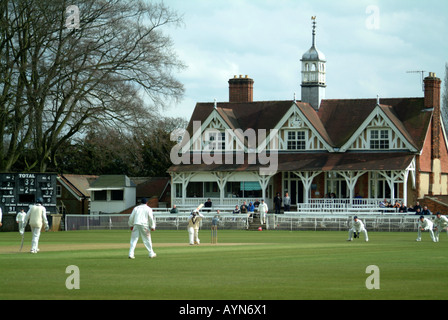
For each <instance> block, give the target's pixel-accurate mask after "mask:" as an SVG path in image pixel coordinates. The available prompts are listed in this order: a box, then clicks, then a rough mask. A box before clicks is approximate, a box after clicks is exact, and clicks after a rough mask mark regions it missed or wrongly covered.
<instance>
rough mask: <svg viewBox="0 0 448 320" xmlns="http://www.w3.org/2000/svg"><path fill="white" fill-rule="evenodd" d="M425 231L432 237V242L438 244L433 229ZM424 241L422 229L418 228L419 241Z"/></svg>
mask: <svg viewBox="0 0 448 320" xmlns="http://www.w3.org/2000/svg"><path fill="white" fill-rule="evenodd" d="M424 231H429V235H430V236H431V240H432V241H434V242H436V239H435V238H434V231H432V229H425V230H424ZM420 240H422V230H421V229H420V228H418V236H417V241H420Z"/></svg>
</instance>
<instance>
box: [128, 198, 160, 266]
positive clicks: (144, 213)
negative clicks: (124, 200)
mask: <svg viewBox="0 0 448 320" xmlns="http://www.w3.org/2000/svg"><path fill="white" fill-rule="evenodd" d="M147 203H148V200H147V199H146V198H143V199H142V200H141V204H140V205H138V206H137V207H135V208H134V210H132V213H131V216H130V217H129V221H128V224H129V226H130V227H131V230H132V233H131V245H130V248H129V259H134V258H135V256H134V251H135V247H136V246H137V242H138V238H139V237H142V241H143V244H144V245H145V247H146V249H147V250H148V253H149V257H150V258H155V257H156V256H157V255H156V253H155V252H154V250H153V249H152V240H151V231H155V230H156V221H155V219H154V215H153V212H152V209H151V208H150V207H149V206H148V205H147Z"/></svg>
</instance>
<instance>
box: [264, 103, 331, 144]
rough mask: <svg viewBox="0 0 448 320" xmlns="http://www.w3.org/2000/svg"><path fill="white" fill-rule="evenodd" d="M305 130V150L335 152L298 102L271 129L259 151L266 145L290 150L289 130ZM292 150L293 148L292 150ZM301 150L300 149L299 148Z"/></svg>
mask: <svg viewBox="0 0 448 320" xmlns="http://www.w3.org/2000/svg"><path fill="white" fill-rule="evenodd" d="M292 131H293V132H297V131H305V132H306V133H305V137H306V143H305V149H304V150H303V151H324V150H326V151H328V152H333V148H332V147H331V146H330V145H329V144H328V143H327V141H325V139H324V138H322V136H321V135H320V133H319V132H318V130H316V128H315V127H314V126H313V125H312V123H311V122H310V121H309V120H308V118H307V117H306V116H305V115H304V113H303V112H302V111H301V110H300V108H299V107H298V106H297V104H296V103H293V104H292V106H291V108H290V109H289V110H288V112H286V113H285V115H284V116H283V117H282V118H281V119H280V121H279V122H278V123H277V125H276V126H275V128H273V130H271V131H270V132H269V134H268V136H267V137H266V139H265V141H263V142H262V143H260V144H259V145H258V152H262V151H263V150H264V148H265V147H267V146H269V145H270V147H271V150H272V148H273V147H274V148H277V149H278V150H280V151H287V150H288V145H287V144H288V132H292ZM290 151H292V150H290ZM298 151H300V150H298Z"/></svg>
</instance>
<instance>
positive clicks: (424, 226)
mask: <svg viewBox="0 0 448 320" xmlns="http://www.w3.org/2000/svg"><path fill="white" fill-rule="evenodd" d="M433 226H434V224H433V223H432V221H431V220H429V219H428V218H425V217H424V216H420V218H419V222H418V227H417V228H418V236H417V240H415V241H422V231H429V235H430V236H431V240H432V241H434V242H436V239H435V238H434V232H433V231H432V228H433Z"/></svg>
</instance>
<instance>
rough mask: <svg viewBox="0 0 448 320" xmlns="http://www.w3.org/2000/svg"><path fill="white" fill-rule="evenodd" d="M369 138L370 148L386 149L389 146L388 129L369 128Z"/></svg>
mask: <svg viewBox="0 0 448 320" xmlns="http://www.w3.org/2000/svg"><path fill="white" fill-rule="evenodd" d="M369 138H370V149H372V150H388V149H389V147H390V130H389V129H371V130H370V136H369Z"/></svg>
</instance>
